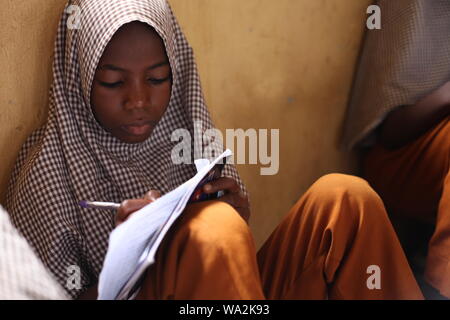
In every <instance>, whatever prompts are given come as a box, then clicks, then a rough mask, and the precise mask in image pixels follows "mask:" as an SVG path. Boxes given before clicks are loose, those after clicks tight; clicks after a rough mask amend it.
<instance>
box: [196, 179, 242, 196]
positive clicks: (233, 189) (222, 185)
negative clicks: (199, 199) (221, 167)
mask: <svg viewBox="0 0 450 320" xmlns="http://www.w3.org/2000/svg"><path fill="white" fill-rule="evenodd" d="M220 190H224V191H226V192H227V193H239V192H240V191H241V188H240V187H239V184H238V183H237V182H236V180H234V179H233V178H229V177H221V178H219V179H217V180H214V181H212V182H209V183H208V184H206V185H205V186H204V187H203V191H204V192H205V193H208V194H210V193H215V192H217V191H220Z"/></svg>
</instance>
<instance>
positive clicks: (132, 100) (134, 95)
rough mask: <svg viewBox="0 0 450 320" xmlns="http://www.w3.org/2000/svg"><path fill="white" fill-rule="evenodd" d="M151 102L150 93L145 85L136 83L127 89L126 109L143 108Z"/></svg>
mask: <svg viewBox="0 0 450 320" xmlns="http://www.w3.org/2000/svg"><path fill="white" fill-rule="evenodd" d="M148 104H149V94H148V92H147V91H146V88H145V86H144V85H142V84H139V83H135V84H133V85H131V86H130V87H129V89H128V91H127V95H126V101H125V110H129V111H131V110H134V109H143V108H145V107H146V106H147V105H148Z"/></svg>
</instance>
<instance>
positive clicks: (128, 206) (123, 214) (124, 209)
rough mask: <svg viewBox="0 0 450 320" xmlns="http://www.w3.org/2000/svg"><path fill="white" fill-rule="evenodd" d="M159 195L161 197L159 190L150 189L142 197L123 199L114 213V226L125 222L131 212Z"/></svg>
mask: <svg viewBox="0 0 450 320" xmlns="http://www.w3.org/2000/svg"><path fill="white" fill-rule="evenodd" d="M159 197H161V193H160V192H159V191H156V190H150V191H149V192H147V193H146V194H145V196H144V197H143V198H142V199H130V200H125V201H123V202H122V203H121V204H120V207H119V209H118V210H117V213H116V218H115V226H116V227H117V226H119V225H120V224H121V223H123V222H125V220H127V219H128V218H129V217H130V216H131V214H133V213H134V212H136V211H138V210H140V209H142V208H143V207H145V206H146V205H148V204H150V203H152V202H153V201H155V200H156V199H158V198H159Z"/></svg>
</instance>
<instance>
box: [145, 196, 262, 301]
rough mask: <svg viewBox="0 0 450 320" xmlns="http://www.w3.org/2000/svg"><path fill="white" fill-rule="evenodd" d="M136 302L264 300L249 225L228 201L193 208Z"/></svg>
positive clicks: (171, 234)
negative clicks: (157, 300)
mask: <svg viewBox="0 0 450 320" xmlns="http://www.w3.org/2000/svg"><path fill="white" fill-rule="evenodd" d="M137 299H178V300H194V299H196V300H197V299H199V300H209V299H212V300H221V299H225V300H229V299H264V295H263V292H262V288H261V279H260V276H259V271H258V265H257V262H256V249H255V245H254V241H253V238H252V235H251V232H250V229H249V227H248V226H247V224H246V223H245V221H244V220H243V219H242V218H241V217H240V216H239V214H238V213H237V212H236V211H235V210H234V209H233V208H232V207H231V206H230V205H228V204H226V203H224V202H219V201H208V202H202V203H196V204H192V205H189V206H188V207H187V208H186V210H185V212H184V213H183V215H182V216H181V218H180V220H178V221H177V222H176V223H175V225H174V226H173V227H172V229H171V230H170V231H169V233H168V236H167V237H166V238H165V239H164V240H163V242H162V244H161V247H160V248H159V250H158V253H157V256H156V264H155V265H153V266H152V267H151V268H150V269H149V271H148V272H147V275H146V278H145V282H144V285H143V287H142V289H141V290H140V292H139V294H138V296H137Z"/></svg>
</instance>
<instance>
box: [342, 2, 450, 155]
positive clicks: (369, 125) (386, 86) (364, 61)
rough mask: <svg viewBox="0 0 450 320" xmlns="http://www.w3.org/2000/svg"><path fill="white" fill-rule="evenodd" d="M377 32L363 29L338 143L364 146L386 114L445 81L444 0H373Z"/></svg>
mask: <svg viewBox="0 0 450 320" xmlns="http://www.w3.org/2000/svg"><path fill="white" fill-rule="evenodd" d="M378 5H379V6H380V8H381V19H382V26H381V30H368V31H367V32H366V39H365V43H364V47H363V49H362V53H361V60H360V64H359V69H358V70H357V74H356V78H355V83H354V87H353V90H352V94H351V99H350V104H349V109H348V113H347V118H346V123H345V132H344V144H345V146H347V147H348V148H353V147H355V146H358V145H364V144H366V145H370V144H371V143H373V141H374V129H375V128H376V127H377V126H378V125H379V124H380V123H381V122H382V121H383V120H384V119H385V118H386V116H387V115H388V113H389V112H391V111H393V110H394V109H396V108H397V107H399V106H406V105H412V104H414V103H416V102H417V101H418V100H420V99H421V98H423V97H424V96H426V95H428V94H429V93H431V92H432V91H434V90H436V89H437V88H438V87H440V86H441V85H443V84H444V83H445V82H446V81H449V80H450V1H449V0H395V1H392V0H379V1H378Z"/></svg>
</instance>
